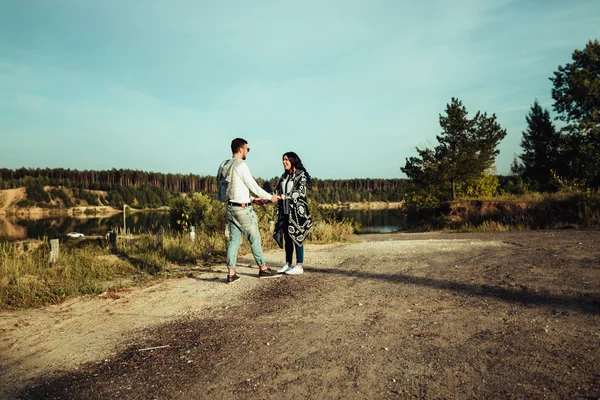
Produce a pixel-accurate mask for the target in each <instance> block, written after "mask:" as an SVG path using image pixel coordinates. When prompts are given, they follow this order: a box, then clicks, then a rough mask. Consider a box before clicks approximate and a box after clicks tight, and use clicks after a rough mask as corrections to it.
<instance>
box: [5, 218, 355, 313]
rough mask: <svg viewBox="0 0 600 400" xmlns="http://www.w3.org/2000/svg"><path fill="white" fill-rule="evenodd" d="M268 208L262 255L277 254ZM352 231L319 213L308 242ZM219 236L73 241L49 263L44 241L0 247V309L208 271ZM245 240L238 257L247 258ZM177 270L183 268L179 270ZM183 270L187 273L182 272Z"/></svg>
mask: <svg viewBox="0 0 600 400" xmlns="http://www.w3.org/2000/svg"><path fill="white" fill-rule="evenodd" d="M273 211H274V210H273V208H272V207H271V208H267V207H265V208H264V209H259V211H258V212H257V214H258V217H259V229H260V233H261V238H262V247H263V249H264V250H270V249H279V248H278V247H277V244H276V243H275V241H274V240H273V239H272V234H273V224H272V221H273V215H274V212H273ZM353 231H354V225H353V224H352V223H351V222H350V221H334V220H328V219H326V218H324V217H322V216H320V215H319V214H317V218H316V219H315V225H314V228H313V229H312V231H311V233H310V235H309V239H308V241H310V242H315V243H327V242H336V241H345V240H348V239H349V238H350V237H351V236H352V234H353ZM226 251H227V239H226V237H225V231H224V229H223V230H220V229H219V230H215V229H213V230H212V231H204V230H198V231H197V232H196V237H195V240H191V238H190V235H189V233H188V232H184V233H172V232H171V233H170V232H166V233H164V234H163V240H162V245H161V244H160V243H159V241H158V237H157V235H150V234H142V235H136V236H134V237H120V238H118V240H117V250H116V251H115V252H114V253H113V252H111V251H110V250H109V245H108V242H107V241H106V240H103V239H93V240H91V239H90V240H85V239H83V240H76V241H66V242H62V243H61V244H60V254H59V258H58V260H57V261H56V262H54V263H52V264H50V246H49V244H48V242H47V241H26V242H17V243H11V242H2V243H0V308H29V307H39V306H43V305H47V304H55V303H59V302H61V301H63V300H65V299H67V298H69V297H73V296H79V295H92V294H94V295H95V294H100V293H104V292H106V293H109V294H110V296H113V297H114V296H118V291H119V290H121V289H124V288H126V287H130V286H134V285H138V284H141V283H144V282H148V281H150V280H152V279H164V278H168V277H172V276H181V275H183V274H184V273H185V272H187V271H186V268H187V267H186V266H197V265H198V264H201V265H203V266H211V265H215V264H224V263H225V261H226ZM250 251H251V250H250V245H249V243H248V241H247V240H243V241H242V245H241V246H240V254H248V253H250ZM182 267H183V268H182ZM187 270H188V271H189V268H187Z"/></svg>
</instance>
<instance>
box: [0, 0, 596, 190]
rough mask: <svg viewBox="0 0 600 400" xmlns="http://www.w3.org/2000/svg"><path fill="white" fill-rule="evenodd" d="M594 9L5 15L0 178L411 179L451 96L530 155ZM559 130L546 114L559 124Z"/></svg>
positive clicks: (78, 1)
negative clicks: (239, 172)
mask: <svg viewBox="0 0 600 400" xmlns="http://www.w3.org/2000/svg"><path fill="white" fill-rule="evenodd" d="M599 26H600V1H598V0H570V1H563V0H544V1H542V0H539V1H537V0H516V1H510V0H493V1H492V0H488V1H486V0H429V1H425V0H424V1H421V2H416V1H404V0H389V1H378V0H363V1H355V0H344V1H342V0H339V1H328V0H318V1H316V0H302V1H285V0H262V1H261V0H255V1H234V0H231V1H203V0H171V1H166V0H160V1H159V0H126V1H122V0H119V1H116V0H104V1H82V0H0V167H5V168H20V167H22V166H24V167H41V168H45V167H50V168H54V167H62V168H71V169H80V170H83V169H111V168H130V169H138V170H145V171H156V172H165V173H195V174H200V175H215V174H216V169H217V167H218V164H219V162H220V161H221V160H223V159H225V158H228V157H230V155H231V152H230V150H229V144H230V142H231V140H232V139H233V138H235V137H243V138H245V139H247V140H248V141H249V145H250V148H251V153H250V155H249V157H248V164H249V166H250V170H251V171H252V173H253V175H255V176H256V177H263V178H270V177H274V176H278V175H279V174H280V173H281V172H282V166H281V156H282V154H283V153H284V152H286V151H295V152H296V153H298V154H299V155H300V157H301V158H302V160H303V162H304V165H305V166H306V168H307V169H308V170H309V172H310V173H311V174H312V175H313V176H316V177H319V178H322V179H326V178H332V179H349V178H401V177H404V176H403V174H402V173H401V171H400V167H401V166H404V164H405V160H406V158H407V157H410V156H414V155H416V152H415V147H417V146H419V147H433V146H435V144H436V140H435V136H436V135H437V134H439V132H440V127H439V121H438V117H439V114H440V113H443V112H444V109H445V106H446V104H447V103H449V102H450V99H451V98H452V97H457V98H459V99H460V100H462V101H463V103H464V105H465V106H466V108H467V110H468V111H469V113H470V115H474V114H475V113H476V112H477V111H478V110H480V111H485V112H487V113H488V114H492V113H495V114H496V115H497V117H498V120H499V122H500V124H501V125H502V127H503V128H505V129H507V131H508V135H507V137H506V138H505V139H504V140H503V141H502V142H501V144H500V146H499V148H500V155H499V156H498V158H497V162H496V164H497V167H498V172H499V173H501V174H507V173H508V172H509V169H510V164H511V162H512V159H513V154H514V153H519V152H520V145H519V143H520V140H521V135H522V131H523V130H524V129H525V125H526V122H525V116H526V114H527V113H528V111H529V109H530V106H531V104H532V103H533V101H534V100H535V99H536V98H537V99H539V101H540V103H541V104H542V105H543V106H544V107H547V108H548V109H550V110H551V108H552V99H551V96H550V93H551V88H552V86H551V84H552V83H551V82H550V81H549V80H548V78H549V77H550V76H552V75H553V72H554V71H556V70H557V68H558V66H559V65H564V64H566V63H568V62H570V61H571V54H572V53H573V51H574V50H575V49H583V48H584V47H585V44H586V43H587V42H588V41H589V40H590V39H596V38H599V37H600V29H598V27H599ZM553 115H554V114H553Z"/></svg>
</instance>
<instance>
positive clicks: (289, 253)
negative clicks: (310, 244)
mask: <svg viewBox="0 0 600 400" xmlns="http://www.w3.org/2000/svg"><path fill="white" fill-rule="evenodd" d="M283 169H284V170H285V171H284V172H283V175H282V176H281V179H280V180H279V183H278V184H277V188H276V189H275V194H277V195H278V196H279V199H280V200H279V201H278V203H277V223H276V225H275V231H276V232H277V231H282V232H283V238H284V242H285V262H286V264H285V265H284V266H283V268H281V269H280V270H279V271H277V272H279V273H285V274H287V275H300V274H302V273H303V272H304V269H303V268H302V264H303V262H304V246H303V243H304V239H306V234H307V233H308V231H309V230H310V228H312V225H313V223H312V219H311V218H310V212H309V211H308V202H307V199H306V190H307V189H308V184H309V182H310V175H309V174H308V172H306V169H305V168H304V166H303V165H302V161H301V160H300V157H298V155H297V154H296V153H294V152H292V151H290V152H288V153H285V154H284V155H283ZM294 250H296V265H295V266H292V259H293V255H294Z"/></svg>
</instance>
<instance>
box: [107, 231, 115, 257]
mask: <svg viewBox="0 0 600 400" xmlns="http://www.w3.org/2000/svg"><path fill="white" fill-rule="evenodd" d="M108 243H109V246H110V251H112V252H113V253H114V252H116V251H117V232H114V231H110V232H108Z"/></svg>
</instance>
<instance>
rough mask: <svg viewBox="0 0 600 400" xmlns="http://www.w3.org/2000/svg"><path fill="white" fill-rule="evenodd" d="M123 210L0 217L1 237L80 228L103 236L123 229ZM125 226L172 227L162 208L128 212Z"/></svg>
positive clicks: (130, 229) (131, 228)
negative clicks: (79, 215) (84, 215)
mask: <svg viewBox="0 0 600 400" xmlns="http://www.w3.org/2000/svg"><path fill="white" fill-rule="evenodd" d="M123 226H124V221H123V214H116V215H112V216H105V217H96V216H90V217H88V218H74V217H67V216H60V217H48V218H41V219H37V220H32V219H22V218H14V217H10V218H0V238H7V239H9V240H19V239H27V238H29V239H39V238H43V237H48V238H58V237H62V236H65V235H66V234H67V233H69V232H81V233H83V234H84V235H86V236H93V235H100V236H104V235H106V233H107V232H108V231H110V230H115V231H118V232H121V231H122V230H123ZM125 226H126V227H127V231H128V232H133V233H148V232H158V230H159V228H160V227H161V226H162V227H164V228H165V229H168V228H169V214H168V213H164V212H162V213H159V212H142V213H135V214H130V215H127V218H126V221H125Z"/></svg>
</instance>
